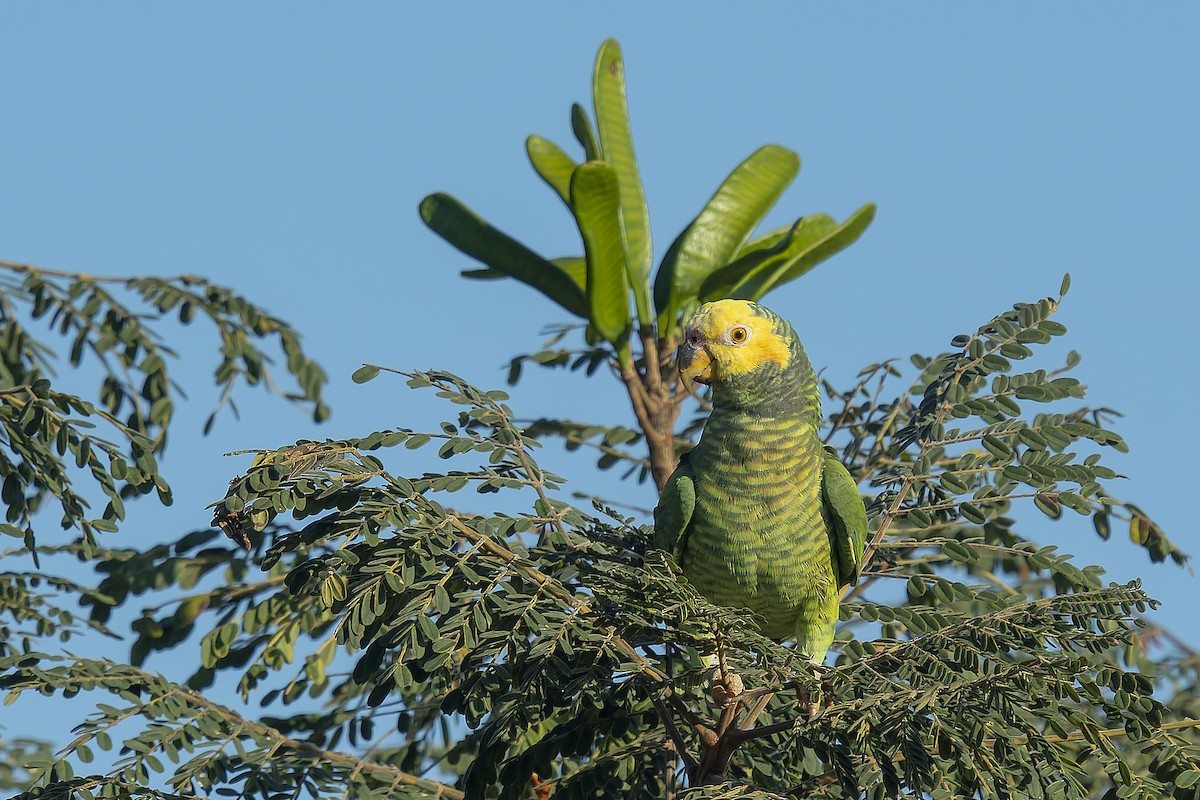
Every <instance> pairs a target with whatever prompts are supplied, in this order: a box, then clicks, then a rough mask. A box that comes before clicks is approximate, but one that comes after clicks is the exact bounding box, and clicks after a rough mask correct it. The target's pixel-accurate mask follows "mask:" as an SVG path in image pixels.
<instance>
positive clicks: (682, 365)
mask: <svg viewBox="0 0 1200 800" xmlns="http://www.w3.org/2000/svg"><path fill="white" fill-rule="evenodd" d="M679 378H680V380H682V381H683V385H684V387H685V388H686V387H689V386H691V385H692V384H693V383H703V384H706V385H707V384H708V383H710V382H711V381H712V378H713V360H712V354H711V353H709V352H708V348H707V347H705V346H704V344H703V343H700V344H696V343H693V342H690V341H685V342H684V343H683V344H682V345H680V346H679Z"/></svg>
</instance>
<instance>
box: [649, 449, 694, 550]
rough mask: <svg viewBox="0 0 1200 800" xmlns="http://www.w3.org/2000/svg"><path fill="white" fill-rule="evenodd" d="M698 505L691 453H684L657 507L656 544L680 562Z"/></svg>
mask: <svg viewBox="0 0 1200 800" xmlns="http://www.w3.org/2000/svg"><path fill="white" fill-rule="evenodd" d="M695 508H696V485H695V484H694V483H693V482H692V470H691V467H690V466H689V464H688V455H687V453H684V454H683V455H682V456H680V457H679V466H677V467H676V468H675V471H674V472H672V473H671V477H670V478H668V479H667V485H666V486H664V487H663V490H662V494H661V495H660V496H659V498H658V505H657V506H656V507H655V509H654V546H655V547H657V548H659V549H660V550H666V551H667V552H668V553H670V554H671V555H673V556H675V560H676V561H679V560H681V559H682V558H683V547H684V544H685V543H686V542H687V529H688V524H689V523H690V522H691V521H692V512H693V511H694V510H695Z"/></svg>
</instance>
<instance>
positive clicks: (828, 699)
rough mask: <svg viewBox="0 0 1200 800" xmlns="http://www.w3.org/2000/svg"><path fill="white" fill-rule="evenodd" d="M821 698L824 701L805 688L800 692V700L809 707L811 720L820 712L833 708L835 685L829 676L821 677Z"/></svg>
mask: <svg viewBox="0 0 1200 800" xmlns="http://www.w3.org/2000/svg"><path fill="white" fill-rule="evenodd" d="M819 698H820V700H821V701H823V702H818V701H817V700H814V699H813V696H812V695H811V694H809V693H808V692H807V691H805V690H803V689H801V690H800V692H799V699H800V702H801V703H802V704H803V705H804V706H805V707H806V708H807V709H808V719H810V720H811V719H815V718H816V716H817V715H818V714H820V713H822V712H824V711H829V710H830V709H832V708H833V686H832V684H831V683H830V680H829V678H822V679H821V694H820V695H819Z"/></svg>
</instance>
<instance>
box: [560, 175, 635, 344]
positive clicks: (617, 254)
mask: <svg viewBox="0 0 1200 800" xmlns="http://www.w3.org/2000/svg"><path fill="white" fill-rule="evenodd" d="M620 202H621V198H620V191H619V189H618V187H617V173H616V171H615V170H614V169H613V168H612V167H611V166H610V165H609V164H608V163H606V162H604V161H589V162H587V163H586V164H582V165H580V166H579V168H578V169H576V170H575V174H574V175H572V176H571V205H572V207H573V208H574V209H575V218H576V220H577V221H578V223H579V233H580V234H581V235H582V236H583V248H584V251H585V252H586V253H587V301H588V310H589V312H590V314H591V322H592V325H594V326H595V328H596V331H597V332H598V333H599V334H600V335H601V336H603V337H604V338H605V339H606V340H608V341H610V342H612V343H613V344H617V343H618V342H619V341H621V340H622V339H624V337H625V336H626V334H627V332H628V330H629V289H628V284H627V283H626V278H625V275H626V271H625V248H624V246H623V243H622V241H621V220H620V213H621V205H620Z"/></svg>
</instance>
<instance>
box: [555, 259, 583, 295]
mask: <svg viewBox="0 0 1200 800" xmlns="http://www.w3.org/2000/svg"><path fill="white" fill-rule="evenodd" d="M550 262H551V263H552V264H554V266H556V267H558V268H559V269H561V270H562V271H563V272H565V273H567V275H568V276H570V278H571V280H573V281H575V285H576V286H578V287H579V291H581V292H586V291H587V259H586V258H584V257H583V256H561V257H559V258H552V259H550Z"/></svg>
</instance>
